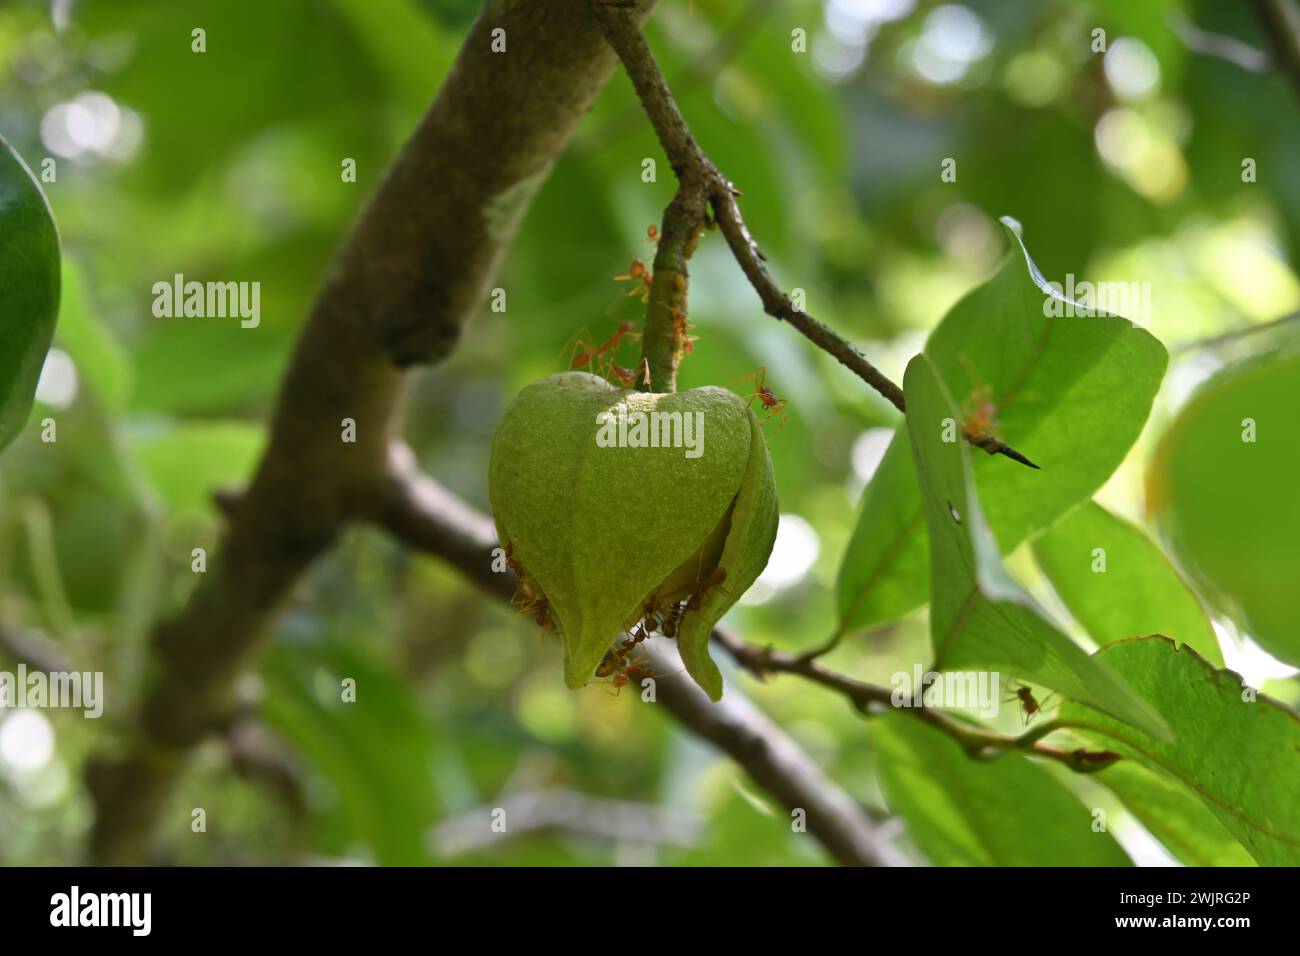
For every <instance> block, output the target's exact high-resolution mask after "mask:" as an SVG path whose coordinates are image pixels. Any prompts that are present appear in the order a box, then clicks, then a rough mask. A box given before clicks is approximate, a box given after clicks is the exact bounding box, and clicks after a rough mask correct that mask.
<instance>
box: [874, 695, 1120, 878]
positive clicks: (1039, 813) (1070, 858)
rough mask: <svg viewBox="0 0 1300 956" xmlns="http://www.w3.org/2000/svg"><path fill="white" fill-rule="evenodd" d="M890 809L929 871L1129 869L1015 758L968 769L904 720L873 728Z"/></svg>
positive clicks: (935, 737) (931, 733)
mask: <svg viewBox="0 0 1300 956" xmlns="http://www.w3.org/2000/svg"><path fill="white" fill-rule="evenodd" d="M871 739H872V743H873V746H874V747H875V749H876V752H877V756H878V766H879V773H880V785H881V788H882V789H883V790H884V793H885V802H886V803H887V804H888V805H889V808H890V809H891V810H892V811H893V812H894V813H897V814H898V815H899V816H901V817H902V818H903V819H904V820H905V821H906V823H907V834H908V836H909V837H911V839H912V840H913V841H914V842H915V843H916V845H917V846H918V847H919V848H920V850H921V851H922V852H923V853H924V854H925V856H926V858H927V859H928V861H929V862H930V863H931V864H933V865H935V866H1127V865H1129V859H1128V857H1127V856H1126V855H1125V853H1124V851H1123V850H1122V849H1121V848H1120V846H1119V844H1118V843H1116V842H1115V838H1114V837H1112V836H1111V835H1110V834H1109V833H1108V832H1105V831H1103V832H1100V833H1098V832H1094V831H1093V829H1092V815H1091V813H1090V812H1089V810H1088V808H1087V807H1086V806H1084V805H1083V803H1081V802H1080V801H1079V798H1078V797H1076V796H1075V795H1074V794H1072V793H1071V792H1070V791H1069V790H1067V789H1066V788H1065V787H1064V786H1062V785H1061V783H1059V782H1058V781H1057V780H1056V779H1055V778H1054V777H1053V776H1052V775H1051V774H1050V773H1048V772H1047V771H1046V770H1044V769H1043V768H1042V767H1040V766H1038V765H1037V764H1035V763H1034V762H1033V761H1031V760H1029V759H1027V758H1025V757H1022V756H1021V755H1020V754H1014V753H1012V754H1005V755H1003V756H1001V757H999V758H998V759H996V760H991V761H981V760H972V759H971V758H970V757H968V756H966V754H965V752H964V751H963V750H962V749H961V747H960V746H959V745H958V744H957V743H956V742H955V741H953V740H952V738H951V737H949V736H947V735H946V734H944V733H943V732H942V731H939V730H935V729H934V728H932V727H929V726H927V725H925V724H923V723H922V722H921V721H919V720H917V719H916V718H915V717H913V716H911V715H909V714H903V713H898V712H894V713H889V714H885V715H883V716H881V717H879V718H877V719H875V720H873V721H872V723H871Z"/></svg>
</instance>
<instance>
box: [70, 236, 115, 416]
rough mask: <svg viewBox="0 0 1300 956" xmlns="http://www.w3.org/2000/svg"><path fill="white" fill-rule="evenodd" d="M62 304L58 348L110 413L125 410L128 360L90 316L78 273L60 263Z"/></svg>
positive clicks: (73, 265) (72, 265)
mask: <svg viewBox="0 0 1300 956" xmlns="http://www.w3.org/2000/svg"><path fill="white" fill-rule="evenodd" d="M62 298H63V302H62V304H61V305H60V307H59V330H58V334H57V339H58V343H59V345H60V346H61V347H62V348H63V349H64V351H66V352H67V353H68V354H69V355H70V356H72V360H73V362H75V363H76V366H77V371H78V372H79V373H80V374H81V375H82V376H83V377H84V378H85V380H86V382H87V383H89V385H90V387H91V389H93V391H94V393H95V396H96V397H97V398H98V399H99V400H100V401H101V402H102V403H103V404H104V407H105V408H107V409H109V410H110V411H115V412H119V411H121V410H122V409H123V408H125V407H126V403H127V398H128V397H129V396H130V393H131V358H130V355H129V354H128V353H127V351H126V350H125V349H124V348H123V347H122V345H121V343H120V342H119V341H118V340H117V339H116V337H114V335H113V333H112V331H111V330H110V329H109V327H108V326H107V325H105V324H104V323H103V322H101V321H99V319H98V318H97V317H92V312H91V306H90V303H89V301H88V299H87V296H86V292H85V285H84V280H83V278H82V273H81V270H80V269H79V268H78V267H77V264H76V262H75V261H74V260H73V259H71V258H67V259H64V260H63V296H62Z"/></svg>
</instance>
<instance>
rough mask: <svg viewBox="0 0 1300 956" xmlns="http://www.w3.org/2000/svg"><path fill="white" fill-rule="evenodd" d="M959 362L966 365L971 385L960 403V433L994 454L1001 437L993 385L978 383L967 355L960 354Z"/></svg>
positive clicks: (977, 445)
mask: <svg viewBox="0 0 1300 956" xmlns="http://www.w3.org/2000/svg"><path fill="white" fill-rule="evenodd" d="M961 362H962V364H963V365H965V366H966V373H967V375H969V376H970V380H971V385H972V386H973V388H972V389H971V392H970V394H969V395H967V396H966V398H965V399H963V400H962V403H961V417H962V424H961V430H962V434H963V435H964V436H965V438H966V440H967V441H969V442H970V443H971V444H973V445H975V446H976V447H977V448H983V449H984V450H985V451H987V452H988V453H989V454H994V453H996V452H997V450H998V446H999V445H1001V444H1002V438H1001V436H1000V435H999V434H998V406H997V405H996V404H994V402H993V386H992V385H987V384H986V385H980V384H979V379H978V376H977V375H976V374H975V366H974V364H972V362H971V360H970V359H969V358H968V357H966V356H965V355H963V356H961Z"/></svg>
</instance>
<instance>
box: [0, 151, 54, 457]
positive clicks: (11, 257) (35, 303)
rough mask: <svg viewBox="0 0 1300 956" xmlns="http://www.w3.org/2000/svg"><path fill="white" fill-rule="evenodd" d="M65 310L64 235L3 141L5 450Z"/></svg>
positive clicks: (0, 230) (0, 320) (1, 430)
mask: <svg viewBox="0 0 1300 956" xmlns="http://www.w3.org/2000/svg"><path fill="white" fill-rule="evenodd" d="M58 311H59V234H58V230H57V229H55V226H54V216H53V214H52V213H51V212H50V207H49V204H48V203H46V201H45V195H44V194H43V193H42V192H41V187H40V186H38V185H37V184H36V178H35V177H34V176H33V175H32V171H31V170H30V169H28V168H27V164H26V163H24V162H23V161H22V158H21V157H20V156H19V155H18V154H17V153H15V152H14V151H13V150H12V149H11V148H10V147H9V144H8V143H7V142H5V140H4V139H3V137H0V449H3V448H4V447H5V446H6V445H8V444H9V443H10V442H11V441H13V439H14V436H16V435H17V434H18V432H19V431H21V430H22V427H23V425H24V424H25V423H26V422H27V415H28V414H29V413H30V412H31V410H32V400H33V398H34V397H35V395H36V383H37V381H39V379H40V377H41V368H42V367H43V366H44V364H45V353H46V352H48V351H49V349H50V341H51V340H52V339H53V338H54V321H55V318H56V317H57V315H58Z"/></svg>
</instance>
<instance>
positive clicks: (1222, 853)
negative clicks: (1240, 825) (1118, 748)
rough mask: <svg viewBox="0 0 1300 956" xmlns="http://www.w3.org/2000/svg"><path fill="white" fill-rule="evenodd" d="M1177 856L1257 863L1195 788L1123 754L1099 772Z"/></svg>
mask: <svg viewBox="0 0 1300 956" xmlns="http://www.w3.org/2000/svg"><path fill="white" fill-rule="evenodd" d="M1095 779H1097V780H1100V781H1101V782H1102V783H1104V784H1105V785H1106V786H1107V787H1109V788H1110V789H1111V791H1112V792H1113V793H1114V794H1115V795H1116V796H1117V797H1119V798H1120V800H1121V801H1123V803H1124V806H1125V807H1126V808H1127V809H1128V811H1129V812H1130V813H1132V814H1133V816H1135V817H1136V818H1137V819H1138V822H1140V823H1141V824H1142V825H1143V826H1144V827H1146V828H1147V830H1149V831H1150V832H1151V834H1152V835H1153V836H1154V837H1155V838H1156V839H1158V840H1159V841H1160V842H1161V843H1162V844H1164V847H1165V849H1167V850H1168V851H1169V852H1170V853H1171V854H1173V856H1174V857H1175V858H1176V859H1178V860H1179V861H1180V862H1182V863H1185V864H1187V865H1188V866H1254V865H1255V860H1254V858H1253V857H1252V856H1251V855H1250V853H1249V852H1247V850H1246V848H1245V847H1243V846H1242V845H1241V844H1240V843H1238V842H1237V838H1236V837H1234V836H1233V835H1232V834H1231V833H1229V832H1228V830H1227V828H1226V827H1224V825H1223V824H1222V823H1221V822H1219V819H1218V817H1216V816H1215V815H1214V814H1213V813H1212V812H1211V811H1210V809H1209V808H1208V807H1207V806H1206V805H1205V804H1204V803H1202V802H1201V799H1200V798H1199V797H1198V796H1196V794H1194V793H1193V792H1192V791H1190V790H1188V789H1187V788H1186V787H1185V786H1183V785H1182V784H1181V783H1179V782H1178V781H1177V780H1175V779H1174V778H1173V777H1170V776H1167V775H1165V774H1162V773H1155V772H1153V771H1151V770H1148V769H1147V768H1146V767H1144V766H1143V765H1142V764H1140V763H1137V762H1136V761H1133V760H1120V761H1117V762H1116V763H1114V764H1112V765H1111V766H1109V767H1107V768H1106V769H1105V770H1102V771H1100V772H1099V773H1098V774H1097V775H1096V778H1095Z"/></svg>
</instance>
